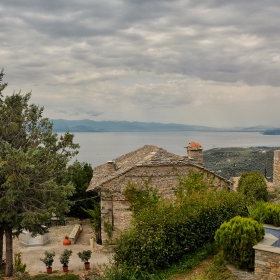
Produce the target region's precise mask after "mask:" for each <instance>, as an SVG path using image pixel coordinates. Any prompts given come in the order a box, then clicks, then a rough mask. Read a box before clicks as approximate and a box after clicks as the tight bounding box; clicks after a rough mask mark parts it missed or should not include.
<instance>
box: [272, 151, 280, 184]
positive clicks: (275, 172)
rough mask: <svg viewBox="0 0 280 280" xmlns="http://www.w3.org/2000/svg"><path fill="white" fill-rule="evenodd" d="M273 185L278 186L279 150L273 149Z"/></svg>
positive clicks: (279, 180) (279, 177)
mask: <svg viewBox="0 0 280 280" xmlns="http://www.w3.org/2000/svg"><path fill="white" fill-rule="evenodd" d="M273 185H274V186H275V187H277V186H280V150H276V151H274V162H273Z"/></svg>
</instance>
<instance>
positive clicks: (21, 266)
mask: <svg viewBox="0 0 280 280" xmlns="http://www.w3.org/2000/svg"><path fill="white" fill-rule="evenodd" d="M14 270H15V271H16V272H23V273H24V272H25V270H26V264H25V263H22V259H21V253H15V257H14Z"/></svg>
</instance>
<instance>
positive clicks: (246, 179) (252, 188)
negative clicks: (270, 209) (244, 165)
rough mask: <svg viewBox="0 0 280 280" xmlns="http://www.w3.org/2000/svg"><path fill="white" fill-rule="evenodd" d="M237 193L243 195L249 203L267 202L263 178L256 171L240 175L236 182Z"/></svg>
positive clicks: (265, 185) (266, 191)
mask: <svg viewBox="0 0 280 280" xmlns="http://www.w3.org/2000/svg"><path fill="white" fill-rule="evenodd" d="M237 191H238V192H241V193H243V194H244V195H245V196H246V197H247V198H248V200H250V201H255V200H257V201H258V200H263V201H267V199H268V190H267V184H266V181H265V178H264V176H263V175H262V174H261V173H259V172H257V171H253V172H244V173H242V175H241V177H240V180H239V182H238V186H237Z"/></svg>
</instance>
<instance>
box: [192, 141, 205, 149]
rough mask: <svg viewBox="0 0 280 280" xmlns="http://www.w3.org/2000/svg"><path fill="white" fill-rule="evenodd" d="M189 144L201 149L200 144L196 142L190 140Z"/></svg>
mask: <svg viewBox="0 0 280 280" xmlns="http://www.w3.org/2000/svg"><path fill="white" fill-rule="evenodd" d="M189 146H190V147H191V148H195V149H202V147H201V145H200V144H199V143H197V142H190V144H189Z"/></svg>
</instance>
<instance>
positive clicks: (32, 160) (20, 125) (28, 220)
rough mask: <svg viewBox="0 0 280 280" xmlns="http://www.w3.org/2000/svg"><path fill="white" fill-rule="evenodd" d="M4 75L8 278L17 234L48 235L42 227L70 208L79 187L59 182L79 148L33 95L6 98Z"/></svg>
mask: <svg viewBox="0 0 280 280" xmlns="http://www.w3.org/2000/svg"><path fill="white" fill-rule="evenodd" d="M3 75H4V73H3V70H2V72H1V75H0V89H1V91H0V213H1V215H0V225H1V230H4V231H5V236H6V262H7V266H6V276H11V275H12V273H13V252H12V242H13V238H12V234H15V235H18V234H20V232H21V231H22V230H23V229H27V230H29V231H31V232H32V233H33V234H37V233H43V232H44V231H45V228H44V227H42V226H41V225H44V224H45V222H46V221H47V220H49V219H50V217H51V215H52V213H56V215H57V216H59V215H61V214H63V213H66V212H67V211H68V210H69V201H68V199H67V197H68V196H70V195H72V193H73V191H74V188H73V187H72V186H71V185H70V184H59V180H60V176H61V174H62V173H63V172H65V170H66V167H67V164H68V162H69V160H70V159H71V158H72V157H73V156H74V155H76V154H77V148H78V147H79V146H78V145H77V144H74V143H73V138H74V135H72V134H70V133H65V134H64V135H61V136H58V135H57V134H56V133H53V131H52V123H51V122H50V121H49V119H48V118H44V117H43V110H44V109H43V108H42V107H39V106H37V105H35V104H30V98H31V94H30V93H27V94H21V93H14V94H12V95H10V96H8V95H7V96H6V97H4V96H3V94H2V90H3V89H4V88H5V86H6V84H3V83H1V82H2V78H3ZM0 237H1V232H0ZM1 244H2V246H1V247H3V243H2V242H0V245H1ZM1 250H2V248H0V252H1ZM0 256H1V253H0ZM0 263H1V260H0Z"/></svg>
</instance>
